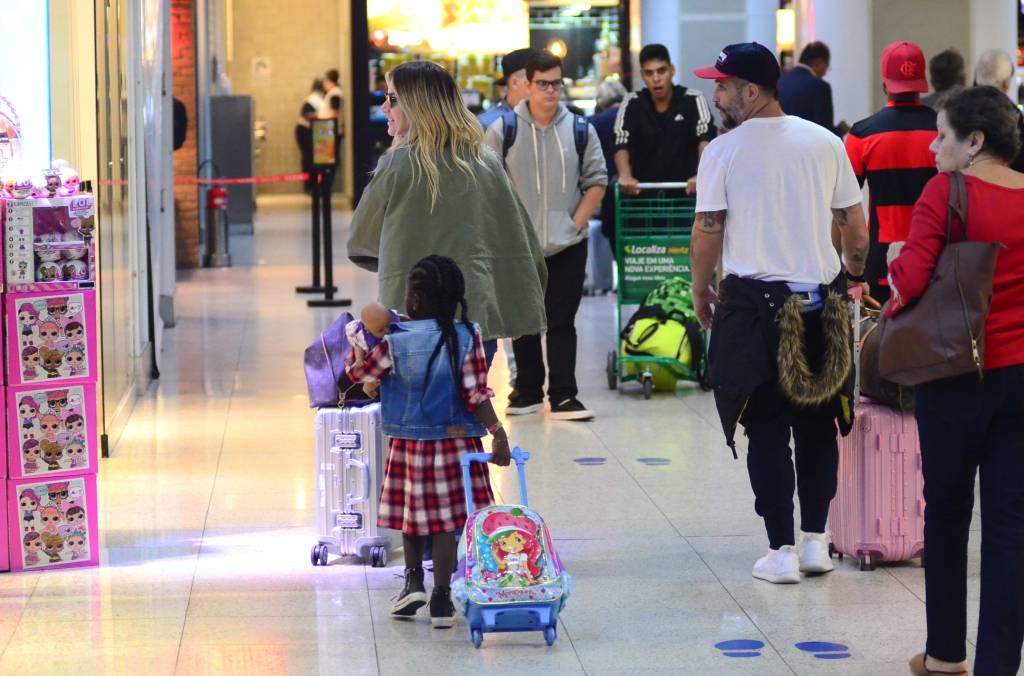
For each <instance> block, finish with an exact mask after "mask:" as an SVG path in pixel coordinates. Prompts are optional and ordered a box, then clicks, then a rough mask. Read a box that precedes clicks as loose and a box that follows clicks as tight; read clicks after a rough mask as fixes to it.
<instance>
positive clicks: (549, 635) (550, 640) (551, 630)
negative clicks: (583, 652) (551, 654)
mask: <svg viewBox="0 0 1024 676" xmlns="http://www.w3.org/2000/svg"><path fill="white" fill-rule="evenodd" d="M556 638H558V629H557V628H556V627H555V626H554V625H552V626H550V627H547V628H545V629H544V640H545V641H546V642H547V644H548V645H555V639H556Z"/></svg>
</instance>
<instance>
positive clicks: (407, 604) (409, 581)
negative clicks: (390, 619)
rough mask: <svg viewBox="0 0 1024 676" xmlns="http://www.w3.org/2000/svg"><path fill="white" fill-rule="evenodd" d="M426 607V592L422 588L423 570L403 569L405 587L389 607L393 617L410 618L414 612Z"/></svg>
mask: <svg viewBox="0 0 1024 676" xmlns="http://www.w3.org/2000/svg"><path fill="white" fill-rule="evenodd" d="M425 605H427V590H426V589H425V588H424V587H423V569H422V568H406V569H405V587H403V588H402V593H401V594H399V595H398V598H397V599H396V600H395V603H394V605H392V606H391V615H392V616H394V617H412V616H413V615H415V614H416V611H417V610H419V609H420V608H422V607H423V606H425Z"/></svg>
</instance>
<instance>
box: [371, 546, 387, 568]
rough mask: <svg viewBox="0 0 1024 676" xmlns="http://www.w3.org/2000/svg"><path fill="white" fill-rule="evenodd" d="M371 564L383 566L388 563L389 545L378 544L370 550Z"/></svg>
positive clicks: (378, 566) (377, 566)
mask: <svg viewBox="0 0 1024 676" xmlns="http://www.w3.org/2000/svg"><path fill="white" fill-rule="evenodd" d="M370 565H371V566H373V567H374V568H383V567H384V566H386V565H388V550H387V547H382V546H380V545H378V546H376V547H374V548H373V549H371V550H370Z"/></svg>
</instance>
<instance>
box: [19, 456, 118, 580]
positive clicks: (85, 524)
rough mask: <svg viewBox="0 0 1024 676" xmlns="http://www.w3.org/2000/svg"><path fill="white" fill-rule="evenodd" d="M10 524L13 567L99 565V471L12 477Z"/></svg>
mask: <svg viewBox="0 0 1024 676" xmlns="http://www.w3.org/2000/svg"><path fill="white" fill-rule="evenodd" d="M7 528H8V534H9V537H8V546H9V556H10V566H11V570H14V571H19V570H42V569H46V568H72V567H76V566H92V565H96V564H97V563H98V562H99V527H98V522H97V516H96V475H95V474H87V475H83V476H75V477H62V478H60V479H52V480H48V479H12V480H10V481H8V482H7Z"/></svg>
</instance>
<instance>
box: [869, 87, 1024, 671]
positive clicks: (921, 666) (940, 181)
mask: <svg viewBox="0 0 1024 676" xmlns="http://www.w3.org/2000/svg"><path fill="white" fill-rule="evenodd" d="M1017 115H1018V114H1017V111H1016V109H1015V108H1014V106H1013V104H1012V103H1011V102H1010V100H1009V99H1008V98H1007V97H1006V96H1005V95H1004V94H1003V93H1002V92H1000V91H998V90H996V89H994V88H992V87H974V88H971V89H967V90H965V91H963V92H962V93H960V94H958V95H957V96H955V97H953V98H952V99H950V100H949V101H948V102H947V103H946V106H945V109H944V110H942V111H940V112H939V117H938V130H939V134H938V136H937V137H936V139H935V142H934V143H933V144H932V152H934V153H935V163H936V165H937V166H938V169H939V171H940V172H949V171H954V170H960V171H962V172H963V174H964V176H965V178H966V184H967V206H968V208H967V212H968V216H967V221H968V222H967V236H968V238H969V239H972V240H981V241H991V242H1001V243H1002V244H1004V245H1005V246H1006V248H1005V249H1002V250H1001V251H1000V252H999V258H998V262H997V264H996V271H995V279H994V284H993V291H992V309H991V312H990V313H989V316H988V321H987V322H986V324H985V365H984V366H985V374H984V378H983V379H982V380H980V381H979V380H978V377H977V376H976V375H975V374H973V373H972V374H968V375H965V376H960V377H956V378H945V379H942V380H938V381H935V382H931V383H928V384H926V385H920V386H918V387H917V388H916V389H915V396H916V417H917V423H918V427H919V430H920V435H921V453H922V456H923V466H924V481H925V484H924V495H925V501H926V507H925V517H924V518H925V526H924V538H925V551H926V552H927V556H928V566H927V568H926V569H925V590H926V595H927V616H928V643H927V646H926V650H927V652H926V653H924V654H921V655H918V656H917V657H915V658H914V659H913V660H912V661H911V671H912V672H913V673H915V674H964V675H966V674H967V668H968V665H967V661H966V657H967V653H966V646H965V642H966V637H967V541H968V531H969V529H970V525H971V519H972V513H973V508H974V477H975V474H977V472H978V470H979V468H980V471H981V513H982V532H981V538H982V543H981V559H982V562H981V609H980V614H979V622H978V640H977V654H976V657H975V665H974V668H975V671H974V673H975V674H1000V675H1002V674H1016V673H1017V668H1018V667H1019V665H1020V661H1021V643H1022V640H1024V574H1022V572H1021V571H1022V570H1024V223H1022V222H1021V221H1022V217H1024V174H1021V173H1018V172H1015V171H1013V170H1011V169H1010V168H1009V167H1008V166H1007V165H1008V164H1009V163H1010V161H1012V160H1013V159H1014V158H1015V157H1016V156H1017V153H1018V151H1019V150H1020V138H1019V134H1018V131H1017ZM949 190H950V181H949V174H948V173H940V174H939V175H938V176H936V177H935V178H933V179H932V180H931V181H930V182H929V183H928V185H927V186H926V187H925V189H924V191H923V192H922V193H921V198H920V200H918V202H917V205H916V207H915V208H914V216H913V220H912V222H911V226H910V235H909V237H908V238H907V243H906V245H905V246H904V247H903V250H902V251H901V252H900V255H899V257H898V258H897V259H896V260H894V261H893V263H892V265H891V266H890V268H889V283H890V285H891V290H892V297H893V301H892V303H891V304H890V313H891V314H896V313H898V312H899V311H900V310H902V309H903V308H904V307H905V306H906V305H907V304H909V303H911V302H912V301H914V300H915V299H917V298H919V297H920V296H921V294H923V293H924V290H925V288H926V287H927V286H928V283H929V281H930V280H931V277H932V273H933V272H934V270H935V266H936V263H937V261H938V259H939V254H940V253H941V252H942V249H943V247H944V246H945V244H946V210H947V203H948V200H949ZM954 232H956V230H954Z"/></svg>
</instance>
